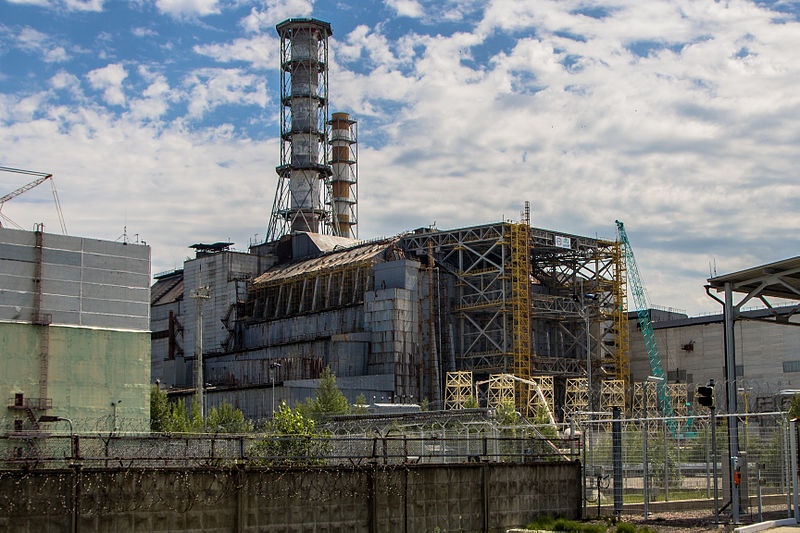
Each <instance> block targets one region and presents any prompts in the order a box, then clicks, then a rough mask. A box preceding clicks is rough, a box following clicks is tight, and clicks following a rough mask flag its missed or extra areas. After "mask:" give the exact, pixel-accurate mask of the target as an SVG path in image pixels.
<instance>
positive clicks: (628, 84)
mask: <svg viewBox="0 0 800 533" xmlns="http://www.w3.org/2000/svg"><path fill="white" fill-rule="evenodd" d="M798 13H800V4H799V3H798V2H787V1H783V2H781V1H778V2H767V1H759V2H753V1H739V0H731V1H727V2H715V1H711V0H691V1H689V0H687V1H676V0H669V1H667V0H648V1H647V2H641V1H636V0H615V1H594V2H584V1H575V0H558V1H544V0H535V1H534V0H494V1H474V0H464V1H455V0H438V1H427V0H387V1H385V2H379V1H336V2H323V1H317V2H314V1H313V0H279V1H268V2H250V1H246V0H230V1H219V0H156V1H155V2H153V1H145V0H138V1H131V2H122V1H107V0H56V1H48V0H15V1H8V0H0V165H3V166H11V167H21V168H27V169H31V170H39V171H47V172H52V173H54V174H55V179H56V184H57V186H58V189H59V192H60V196H61V201H62V204H63V208H64V214H65V217H66V222H67V226H68V229H69V231H70V233H72V234H76V235H85V236H92V237H97V238H104V239H117V238H118V237H119V236H120V235H121V234H122V233H123V228H124V227H126V226H127V231H128V234H129V235H131V236H133V235H135V234H138V235H139V236H140V238H141V239H144V240H146V241H147V242H148V243H149V244H151V245H152V247H153V270H154V271H156V272H157V271H160V270H166V269H170V268H173V267H177V266H180V265H181V263H182V261H183V259H184V258H185V257H186V256H188V255H190V250H188V249H187V248H186V246H187V245H189V244H192V243H195V242H209V241H212V242H213V241H218V240H228V239H230V240H231V241H234V242H236V243H237V247H238V248H240V249H245V248H246V246H247V244H248V243H249V241H250V240H253V239H255V240H258V239H259V238H261V239H263V236H264V233H265V228H266V225H267V221H268V217H269V211H270V209H271V206H272V199H273V195H274V192H275V185H276V174H275V170H274V168H275V166H276V165H277V164H278V163H279V151H278V150H279V149H278V140H277V138H278V132H279V125H278V118H279V113H280V108H279V106H278V93H279V88H278V79H279V72H278V56H279V41H278V39H277V35H276V33H275V24H276V23H278V22H280V21H282V20H284V19H286V18H289V17H309V16H313V17H316V18H319V19H322V20H326V21H328V22H330V23H331V24H332V27H333V37H332V38H331V41H330V54H331V72H330V95H331V111H346V112H350V113H351V114H352V115H353V116H354V117H356V118H357V119H358V120H359V141H360V143H359V155H360V165H359V174H360V185H359V191H360V215H361V216H360V218H361V220H360V222H361V224H360V235H361V237H362V238H373V237H377V236H381V235H391V234H396V233H398V232H401V231H405V230H408V229H413V228H415V227H420V226H429V225H432V224H436V226H438V227H440V228H452V227H457V226H462V225H473V224H479V223H484V222H491V221H497V220H501V219H503V218H505V219H517V218H518V217H519V212H520V209H521V208H522V204H523V201H524V200H530V201H531V203H532V205H533V214H532V218H533V223H534V225H536V226H539V227H546V228H552V229H558V230H562V231H566V232H571V233H578V234H583V235H590V236H595V235H597V236H600V237H605V238H614V235H615V226H614V220H615V219H621V220H623V221H625V223H626V227H627V228H628V233H629V236H630V238H631V240H632V242H633V245H634V249H635V252H636V254H637V257H638V259H639V262H640V269H641V270H642V273H643V275H644V277H645V281H646V283H647V285H648V289H649V293H650V296H651V299H652V300H653V302H654V303H657V304H661V305H668V306H672V307H678V308H684V309H686V310H688V311H690V312H703V311H715V310H717V305H716V304H715V303H713V302H712V301H711V300H710V299H708V297H707V296H705V294H704V291H703V289H702V284H703V282H704V279H705V278H706V277H707V276H708V273H709V264H714V263H715V264H716V267H717V270H718V272H719V273H723V272H728V271H733V270H737V269H739V268H744V267H747V266H751V265H754V264H757V263H761V262H766V261H772V260H777V259H781V258H785V257H790V256H794V255H798V254H800V246H798V244H800V239H798V236H797V227H798V225H800V224H798V223H799V222H800V215H798V208H800V183H799V182H798V177H797V169H798V168H800V151H799V150H798V142H800V60H798V59H797V54H796V50H798V49H800V25H799V24H798ZM23 183H25V178H24V177H23V176H18V175H13V174H3V173H0V193H2V194H5V193H6V192H9V191H11V190H13V189H15V188H16V187H18V186H20V185H22V184H23ZM3 214H5V215H7V216H9V217H11V218H12V219H13V220H14V221H16V222H17V223H19V224H20V225H22V226H23V227H25V228H30V227H31V226H32V225H33V223H34V222H38V221H44V222H45V224H46V227H47V228H48V229H49V230H51V231H54V232H56V231H57V228H58V223H57V219H56V216H55V210H54V208H53V206H52V201H51V200H50V196H49V189H48V188H46V187H40V188H38V189H35V190H33V191H30V192H28V193H26V194H25V195H23V196H20V197H18V198H16V199H14V200H13V201H12V202H9V203H8V204H7V205H6V206H5V207H4V208H3Z"/></svg>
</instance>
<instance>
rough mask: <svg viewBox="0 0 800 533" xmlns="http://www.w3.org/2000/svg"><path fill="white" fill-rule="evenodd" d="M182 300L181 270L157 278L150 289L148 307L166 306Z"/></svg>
mask: <svg viewBox="0 0 800 533" xmlns="http://www.w3.org/2000/svg"><path fill="white" fill-rule="evenodd" d="M181 299H183V270H178V271H176V272H175V273H173V274H171V275H169V276H163V277H159V278H158V279H157V280H156V282H155V283H153V286H152V287H150V305H159V304H168V303H172V302H176V301H178V300H181Z"/></svg>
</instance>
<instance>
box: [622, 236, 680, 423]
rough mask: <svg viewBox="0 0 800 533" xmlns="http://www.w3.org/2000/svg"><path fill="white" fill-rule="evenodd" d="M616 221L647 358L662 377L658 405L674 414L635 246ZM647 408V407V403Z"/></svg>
mask: <svg viewBox="0 0 800 533" xmlns="http://www.w3.org/2000/svg"><path fill="white" fill-rule="evenodd" d="M616 222H617V232H618V233H619V239H620V242H622V245H623V248H624V254H625V264H626V266H627V268H628V282H629V286H630V288H631V294H632V295H633V304H634V307H635V308H636V317H637V318H638V320H639V328H640V329H641V330H642V337H644V346H645V349H646V350H647V358H648V359H649V360H650V373H651V374H652V375H653V376H656V377H659V378H662V380H661V381H659V382H658V386H657V387H656V390H657V391H658V406H659V408H660V409H661V413H662V415H663V416H674V415H675V408H674V406H673V404H672V395H671V394H670V391H669V387H668V386H667V376H666V375H665V373H664V366H663V365H662V363H661V352H659V350H658V344H657V343H656V336H655V333H653V323H652V321H651V320H650V312H649V309H650V306H649V304H648V303H647V295H646V294H645V292H644V286H643V285H642V277H641V275H640V274H639V267H638V266H637V265H636V258H635V257H634V255H633V248H631V243H630V241H629V240H628V234H627V233H626V232H625V226H624V225H623V224H622V222H621V221H619V220H617V221H616ZM645 409H647V406H646V405H645ZM670 429H671V430H673V432H674V428H673V427H672V425H670Z"/></svg>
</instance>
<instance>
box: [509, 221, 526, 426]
mask: <svg viewBox="0 0 800 533" xmlns="http://www.w3.org/2000/svg"><path fill="white" fill-rule="evenodd" d="M507 228H508V230H509V251H510V255H511V257H510V261H509V265H510V270H511V301H510V302H509V303H510V304H511V321H512V328H511V329H512V342H513V354H514V375H515V376H517V377H519V378H522V379H530V375H531V365H530V357H531V349H530V327H531V318H530V309H531V304H530V270H529V261H530V228H529V226H528V225H527V224H525V223H520V224H514V223H510V224H508V225H507ZM527 389H528V387H527V386H525V384H524V383H522V382H519V381H517V382H516V400H517V404H516V407H517V409H520V410H524V411H527V410H528V409H527V407H528V405H527V403H528V402H527V397H528V396H529V391H528V390H527Z"/></svg>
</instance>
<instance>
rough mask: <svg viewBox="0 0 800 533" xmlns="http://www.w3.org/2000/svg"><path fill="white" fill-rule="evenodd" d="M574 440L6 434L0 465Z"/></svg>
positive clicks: (517, 452) (342, 453) (501, 454)
mask: <svg viewBox="0 0 800 533" xmlns="http://www.w3.org/2000/svg"><path fill="white" fill-rule="evenodd" d="M571 444H572V443H571V442H570V441H569V440H568V439H564V438H560V437H558V436H557V435H553V436H549V437H546V436H543V435H542V434H541V433H539V432H534V431H531V430H525V429H522V428H516V427H515V428H496V429H494V430H492V431H491V432H476V433H473V434H464V433H456V432H448V431H442V430H437V431H435V432H425V431H419V432H416V433H412V434H395V435H388V436H371V437H366V436H333V435H316V436H314V437H291V436H276V435H269V436H265V435H257V434H256V435H237V436H231V435H188V434H187V435H176V434H173V435H114V434H109V435H67V434H51V435H38V436H37V435H33V434H27V435H19V436H15V435H5V436H2V437H0V468H13V467H22V466H25V467H31V466H32V465H38V466H43V467H44V466H63V465H64V464H65V463H66V462H80V463H81V464H83V465H85V466H103V467H109V466H115V465H116V466H122V467H131V466H153V467H159V466H203V465H214V466H219V465H224V464H231V465H233V464H251V465H256V466H257V465H293V464H319V465H338V464H346V465H354V464H361V463H366V462H374V463H380V464H402V463H459V462H471V461H492V462H518V463H522V462H534V461H571V460H574V459H577V458H578V454H577V452H576V451H575V450H574V446H571Z"/></svg>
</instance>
